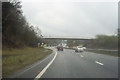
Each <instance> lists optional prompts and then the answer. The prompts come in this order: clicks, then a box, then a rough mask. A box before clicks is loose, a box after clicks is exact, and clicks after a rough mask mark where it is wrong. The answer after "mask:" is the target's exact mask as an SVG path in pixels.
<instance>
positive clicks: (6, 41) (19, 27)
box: [2, 0, 41, 48]
mask: <svg viewBox="0 0 120 80" xmlns="http://www.w3.org/2000/svg"><path fill="white" fill-rule="evenodd" d="M21 7H22V5H21V2H19V1H16V0H15V1H14V0H13V1H12V2H3V3H2V44H3V46H7V47H12V48H22V47H24V46H35V45H37V43H38V42H40V36H38V33H37V32H39V31H36V30H35V29H34V26H31V25H30V24H29V23H28V22H27V20H26V18H25V16H23V12H22V9H21ZM37 30H39V29H38V28H37ZM39 34H40V33H39ZM40 35H41V34H40Z"/></svg>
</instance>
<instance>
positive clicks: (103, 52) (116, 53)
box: [86, 50, 120, 57]
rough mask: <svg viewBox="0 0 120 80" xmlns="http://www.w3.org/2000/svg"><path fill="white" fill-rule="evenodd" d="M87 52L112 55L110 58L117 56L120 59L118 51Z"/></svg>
mask: <svg viewBox="0 0 120 80" xmlns="http://www.w3.org/2000/svg"><path fill="white" fill-rule="evenodd" d="M86 51H89V52H94V53H98V54H104V55H110V56H115V57H120V54H119V53H118V52H117V51H116V52H113V51H102V50H101V51H99V50H86Z"/></svg>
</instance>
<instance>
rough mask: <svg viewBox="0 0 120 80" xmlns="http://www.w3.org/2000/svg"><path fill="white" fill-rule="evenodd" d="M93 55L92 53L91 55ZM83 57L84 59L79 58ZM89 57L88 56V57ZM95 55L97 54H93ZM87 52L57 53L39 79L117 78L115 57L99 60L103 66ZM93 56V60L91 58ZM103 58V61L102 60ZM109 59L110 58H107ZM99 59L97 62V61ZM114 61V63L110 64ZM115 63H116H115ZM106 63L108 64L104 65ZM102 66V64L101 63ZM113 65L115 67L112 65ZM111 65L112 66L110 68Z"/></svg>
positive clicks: (68, 51)
mask: <svg viewBox="0 0 120 80" xmlns="http://www.w3.org/2000/svg"><path fill="white" fill-rule="evenodd" d="M93 54H94V53H93ZM81 55H82V56H84V57H81ZM88 55H89V56H88ZM94 55H97V54H94ZM94 55H92V54H91V53H89V52H83V53H75V52H74V50H67V49H66V50H64V51H63V52H62V51H59V52H58V55H57V57H56V59H55V61H54V62H53V63H52V65H51V66H50V67H49V69H48V70H46V72H45V73H44V74H43V76H42V77H41V78H117V77H118V72H117V71H118V65H117V64H118V59H117V58H115V57H112V58H113V59H112V58H110V59H109V58H108V60H107V59H106V56H105V55H102V56H101V57H100V58H101V59H102V60H101V61H102V62H104V63H103V64H104V65H102V66H101V65H100V62H99V64H97V63H95V61H97V62H98V61H100V58H98V57H99V55H97V56H94ZM93 56H94V57H95V58H93ZM103 56H105V59H104V58H103ZM108 57H110V56H108ZM98 59H99V60H98ZM112 60H114V63H111V62H112ZM115 61H116V62H115ZM106 63H108V64H109V65H108V64H106ZM101 64H102V63H101ZM114 64H115V65H114ZM111 65H113V66H111Z"/></svg>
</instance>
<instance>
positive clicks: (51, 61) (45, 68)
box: [34, 52, 57, 80]
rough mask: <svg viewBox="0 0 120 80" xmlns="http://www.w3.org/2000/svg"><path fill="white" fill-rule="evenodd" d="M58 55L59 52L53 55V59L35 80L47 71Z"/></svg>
mask: <svg viewBox="0 0 120 80" xmlns="http://www.w3.org/2000/svg"><path fill="white" fill-rule="evenodd" d="M56 56H57V52H56V54H55V56H54V57H53V59H52V60H51V61H50V62H49V63H48V65H47V66H46V67H45V68H44V69H43V70H42V71H41V72H40V73H39V74H38V75H37V76H36V77H35V79H34V80H38V79H39V78H41V76H42V75H43V74H44V73H45V71H46V70H47V69H48V68H49V66H50V65H51V64H52V63H53V61H54V60H55V58H56Z"/></svg>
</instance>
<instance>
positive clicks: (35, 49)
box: [2, 47, 45, 56]
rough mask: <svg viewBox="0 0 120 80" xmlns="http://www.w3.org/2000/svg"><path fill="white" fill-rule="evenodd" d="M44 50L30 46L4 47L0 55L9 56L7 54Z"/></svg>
mask: <svg viewBox="0 0 120 80" xmlns="http://www.w3.org/2000/svg"><path fill="white" fill-rule="evenodd" d="M44 50H45V49H44V48H31V47H25V48H23V49H14V48H5V49H3V50H2V55H3V56H6V55H7V56H9V55H19V54H29V53H35V52H41V51H44Z"/></svg>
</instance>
